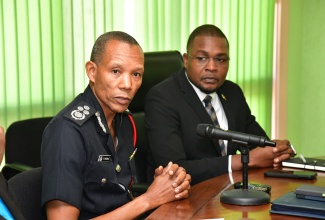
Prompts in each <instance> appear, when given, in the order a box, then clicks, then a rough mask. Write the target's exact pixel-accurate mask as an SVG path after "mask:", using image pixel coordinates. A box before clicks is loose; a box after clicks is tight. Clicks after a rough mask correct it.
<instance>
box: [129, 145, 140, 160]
mask: <svg viewBox="0 0 325 220" xmlns="http://www.w3.org/2000/svg"><path fill="white" fill-rule="evenodd" d="M137 150H138V148H135V149H134V151H133V153H132V154H131V156H130V157H129V160H132V159H133V157H134V155H135V153H136V152H137Z"/></svg>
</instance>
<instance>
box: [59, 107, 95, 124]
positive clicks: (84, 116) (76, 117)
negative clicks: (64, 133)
mask: <svg viewBox="0 0 325 220" xmlns="http://www.w3.org/2000/svg"><path fill="white" fill-rule="evenodd" d="M95 112H96V111H95V109H94V108H93V107H91V106H90V105H88V104H87V103H86V102H80V103H79V104H78V105H76V106H75V107H73V108H71V110H70V111H68V112H67V113H66V114H65V115H64V117H65V118H68V119H70V120H72V121H74V122H75V123H77V124H78V125H79V126H82V125H83V123H85V121H87V120H88V119H89V118H90V117H91V116H92V115H94V114H95Z"/></svg>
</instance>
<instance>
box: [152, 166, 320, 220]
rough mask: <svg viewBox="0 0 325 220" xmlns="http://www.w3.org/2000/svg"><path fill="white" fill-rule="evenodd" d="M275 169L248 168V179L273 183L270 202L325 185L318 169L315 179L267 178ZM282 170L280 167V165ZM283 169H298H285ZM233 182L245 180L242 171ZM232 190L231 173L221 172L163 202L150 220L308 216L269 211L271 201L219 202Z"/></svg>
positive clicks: (234, 175)
mask: <svg viewBox="0 0 325 220" xmlns="http://www.w3.org/2000/svg"><path fill="white" fill-rule="evenodd" d="M270 169H272V168H263V169H249V171H248V182H250V183H260V184H269V185H271V193H270V194H269V195H270V201H271V202H272V201H273V200H275V199H277V198H278V197H280V196H282V195H283V194H285V193H287V192H290V191H294V190H295V189H296V188H297V187H298V186H300V185H302V184H313V185H318V186H325V172H318V175H317V178H316V179H314V180H305V179H289V178H275V177H264V172H265V171H267V170H270ZM280 169H281V168H280ZM282 169H284V170H297V169H291V168H282ZM232 178H233V183H236V182H241V181H242V171H236V172H233V173H232ZM229 189H233V184H232V183H231V181H230V178H229V174H225V175H221V176H218V177H215V178H212V179H209V180H206V181H204V182H201V183H199V184H196V185H194V186H192V188H191V191H190V194H189V198H187V199H184V200H180V201H175V202H171V203H167V204H164V205H162V206H160V207H159V208H157V209H156V210H155V211H154V212H152V213H151V214H150V215H149V216H148V218H147V219H148V220H150V219H155V220H159V219H173V220H177V219H180V220H184V219H215V218H224V219H226V220H228V219H231V220H233V219H263V220H268V219H273V220H277V219H281V220H282V219H284V218H285V219H286V220H287V219H288V220H290V219H295V220H298V219H307V218H303V217H297V216H286V215H278V214H270V213H269V211H270V209H271V203H269V204H265V205H256V206H240V205H230V204H226V203H223V202H221V201H220V195H221V194H222V192H223V191H224V190H229Z"/></svg>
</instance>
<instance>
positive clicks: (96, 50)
mask: <svg viewBox="0 0 325 220" xmlns="http://www.w3.org/2000/svg"><path fill="white" fill-rule="evenodd" d="M111 40H118V41H121V42H124V43H128V44H130V45H136V46H139V47H140V48H141V46H140V44H139V43H138V42H137V41H136V39H134V38H133V37H132V36H131V35H129V34H127V33H125V32H122V31H110V32H106V33H104V34H102V35H101V36H99V37H98V38H97V40H96V41H95V44H94V46H93V49H92V51H91V56H90V61H92V62H94V63H96V64H99V63H100V62H101V59H102V56H103V54H104V52H105V49H106V44H107V43H108V42H109V41H111ZM141 50H142V48H141Z"/></svg>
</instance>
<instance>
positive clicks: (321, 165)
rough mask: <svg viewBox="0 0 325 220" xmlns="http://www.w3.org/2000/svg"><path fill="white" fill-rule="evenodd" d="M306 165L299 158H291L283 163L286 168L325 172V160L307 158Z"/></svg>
mask: <svg viewBox="0 0 325 220" xmlns="http://www.w3.org/2000/svg"><path fill="white" fill-rule="evenodd" d="M305 159H306V163H304V162H303V161H302V160H301V159H300V158H299V157H295V158H290V159H288V160H284V161H282V166H284V167H294V168H301V169H307V170H317V171H325V160H324V159H315V158H308V157H306V158H305Z"/></svg>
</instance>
